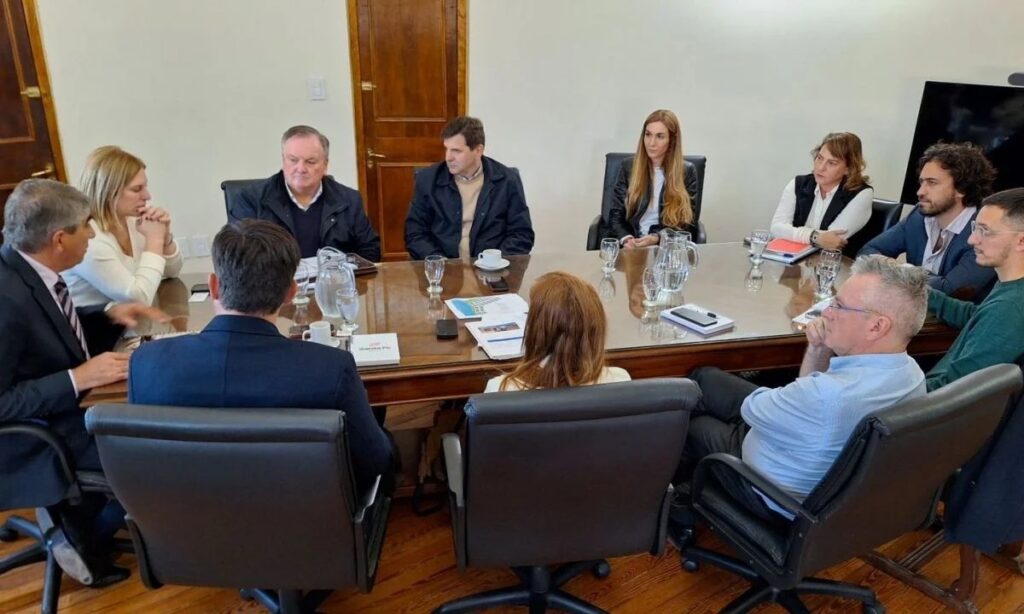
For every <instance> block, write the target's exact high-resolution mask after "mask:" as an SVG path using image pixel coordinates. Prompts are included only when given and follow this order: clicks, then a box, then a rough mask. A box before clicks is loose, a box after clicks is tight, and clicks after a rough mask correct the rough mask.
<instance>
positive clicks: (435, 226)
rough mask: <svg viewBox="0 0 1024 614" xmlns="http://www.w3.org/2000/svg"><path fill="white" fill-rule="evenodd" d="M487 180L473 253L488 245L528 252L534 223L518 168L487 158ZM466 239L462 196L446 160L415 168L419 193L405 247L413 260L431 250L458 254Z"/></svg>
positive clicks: (478, 209) (507, 251)
mask: <svg viewBox="0 0 1024 614" xmlns="http://www.w3.org/2000/svg"><path fill="white" fill-rule="evenodd" d="M483 166H484V185H483V187H482V188H481V189H480V198H479V199H477V203H476V213H475V215H474V216H473V226H472V227H471V228H470V230H469V253H470V254H471V256H472V257H473V258H475V257H476V255H477V254H479V253H480V252H482V251H484V250H485V249H495V248H497V249H500V250H501V253H502V254H529V253H530V250H531V249H533V224H532V223H531V222H530V210H529V209H528V208H527V206H526V194H525V193H524V192H523V182H522V181H521V180H520V179H519V173H517V172H516V171H515V170H513V169H511V168H509V167H507V166H505V165H504V164H502V163H500V162H498V161H496V160H492V159H490V158H488V157H487V156H484V158H483ZM461 239H462V196H461V195H460V194H459V188H458V186H456V185H455V180H454V178H453V177H452V174H451V173H450V172H448V167H447V166H446V165H445V163H444V162H441V163H439V164H435V165H434V166H431V167H428V168H425V169H421V170H419V171H417V172H416V192H415V193H414V194H413V197H412V204H411V205H410V206H409V215H408V216H407V217H406V218H405V248H406V249H407V250H408V251H409V256H411V257H412V259H413V260H423V259H424V258H426V257H427V256H430V255H432V254H441V255H443V256H444V257H446V258H458V257H459V241H460V240H461Z"/></svg>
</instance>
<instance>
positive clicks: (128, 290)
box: [64, 146, 182, 307]
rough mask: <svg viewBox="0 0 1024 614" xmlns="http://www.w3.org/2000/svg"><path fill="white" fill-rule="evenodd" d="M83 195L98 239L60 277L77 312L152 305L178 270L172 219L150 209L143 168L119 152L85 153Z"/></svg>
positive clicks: (179, 261)
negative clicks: (117, 305) (91, 307)
mask: <svg viewBox="0 0 1024 614" xmlns="http://www.w3.org/2000/svg"><path fill="white" fill-rule="evenodd" d="M80 188H81V190H82V191H83V192H84V193H85V195H86V196H88V197H89V200H90V201H91V202H92V219H91V220H90V221H89V224H90V225H91V226H92V229H93V231H94V232H95V233H96V236H95V237H94V238H93V239H92V240H91V241H89V249H88V250H87V251H86V253H85V259H84V260H83V261H82V262H81V264H79V265H77V266H75V267H74V268H73V269H71V270H70V271H68V272H66V273H64V278H65V281H66V282H67V284H68V288H69V291H70V292H71V298H72V300H73V301H74V302H75V305H76V306H78V307H86V306H88V305H96V304H101V303H107V302H110V301H119V302H124V301H136V302H140V303H143V304H146V305H150V304H152V303H153V299H154V297H155V296H156V291H157V287H158V286H159V285H160V282H161V281H162V280H163V279H166V278H169V277H177V275H178V273H179V272H180V271H181V264H182V258H181V252H180V251H179V250H178V245H177V244H176V243H175V242H174V235H173V234H172V233H171V216H170V215H169V214H168V213H167V211H165V210H163V209H160V208H158V207H152V206H150V205H149V199H150V194H149V187H148V180H147V178H146V165H145V163H143V162H142V160H140V159H139V158H137V157H136V156H133V155H132V154H130V153H128V152H126V151H125V150H123V149H121V148H120V147H114V146H106V147H100V148H98V149H96V150H95V151H93V152H92V153H91V154H89V158H88V159H87V160H86V162H85V170H83V171H82V180H81V185H80Z"/></svg>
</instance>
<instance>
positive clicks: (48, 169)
mask: <svg viewBox="0 0 1024 614" xmlns="http://www.w3.org/2000/svg"><path fill="white" fill-rule="evenodd" d="M55 171H56V169H54V168H53V162H47V163H46V166H44V167H43V170H41V171H36V172H34V173H32V174H31V175H29V177H49V176H51V175H53V174H54V172H55Z"/></svg>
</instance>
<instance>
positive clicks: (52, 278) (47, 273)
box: [14, 249, 78, 397]
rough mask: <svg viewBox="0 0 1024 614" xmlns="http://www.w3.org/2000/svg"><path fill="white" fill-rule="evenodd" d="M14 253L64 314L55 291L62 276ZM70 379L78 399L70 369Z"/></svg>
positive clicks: (41, 264) (32, 259)
mask: <svg viewBox="0 0 1024 614" xmlns="http://www.w3.org/2000/svg"><path fill="white" fill-rule="evenodd" d="M14 251H16V252H18V254H20V255H21V257H22V258H24V259H25V262H27V263H28V265H29V266H30V267H32V270H33V271H35V272H36V275H38V276H39V279H42V280H43V285H44V286H46V289H47V290H49V291H50V296H51V297H52V298H53V302H54V304H56V305H57V311H59V312H61V313H64V307H62V306H61V304H60V299H58V298H57V292H56V291H55V290H54V289H53V287H54V286H55V285H57V282H58V281H60V275H59V274H58V273H57V272H56V271H54V270H53V269H51V268H50V267H48V266H46V265H45V264H43V263H42V262H39V261H38V260H36V259H35V258H33V257H32V256H29V255H28V254H26V253H25V252H23V251H21V250H20V249H17V250H14ZM68 326H70V324H68ZM68 377H70V378H71V387H72V388H74V389H75V396H76V397H77V396H78V384H77V383H76V382H75V376H74V375H72V373H71V369H68Z"/></svg>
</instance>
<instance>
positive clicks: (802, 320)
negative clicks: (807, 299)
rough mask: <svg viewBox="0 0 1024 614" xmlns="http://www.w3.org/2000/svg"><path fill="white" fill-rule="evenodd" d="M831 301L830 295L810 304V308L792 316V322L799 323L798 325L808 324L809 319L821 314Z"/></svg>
mask: <svg viewBox="0 0 1024 614" xmlns="http://www.w3.org/2000/svg"><path fill="white" fill-rule="evenodd" d="M831 302H832V298H831V297H830V298H827V299H825V300H823V301H818V302H817V303H815V304H813V305H811V308H810V309H808V310H807V311H805V312H803V313H801V314H800V315H798V316H797V317H795V318H793V323H794V324H799V325H800V326H807V325H808V324H810V323H811V321H813V320H815V319H817V318H819V317H821V314H822V313H823V312H824V311H825V308H826V307H828V306H829V304H830V303H831Z"/></svg>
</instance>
